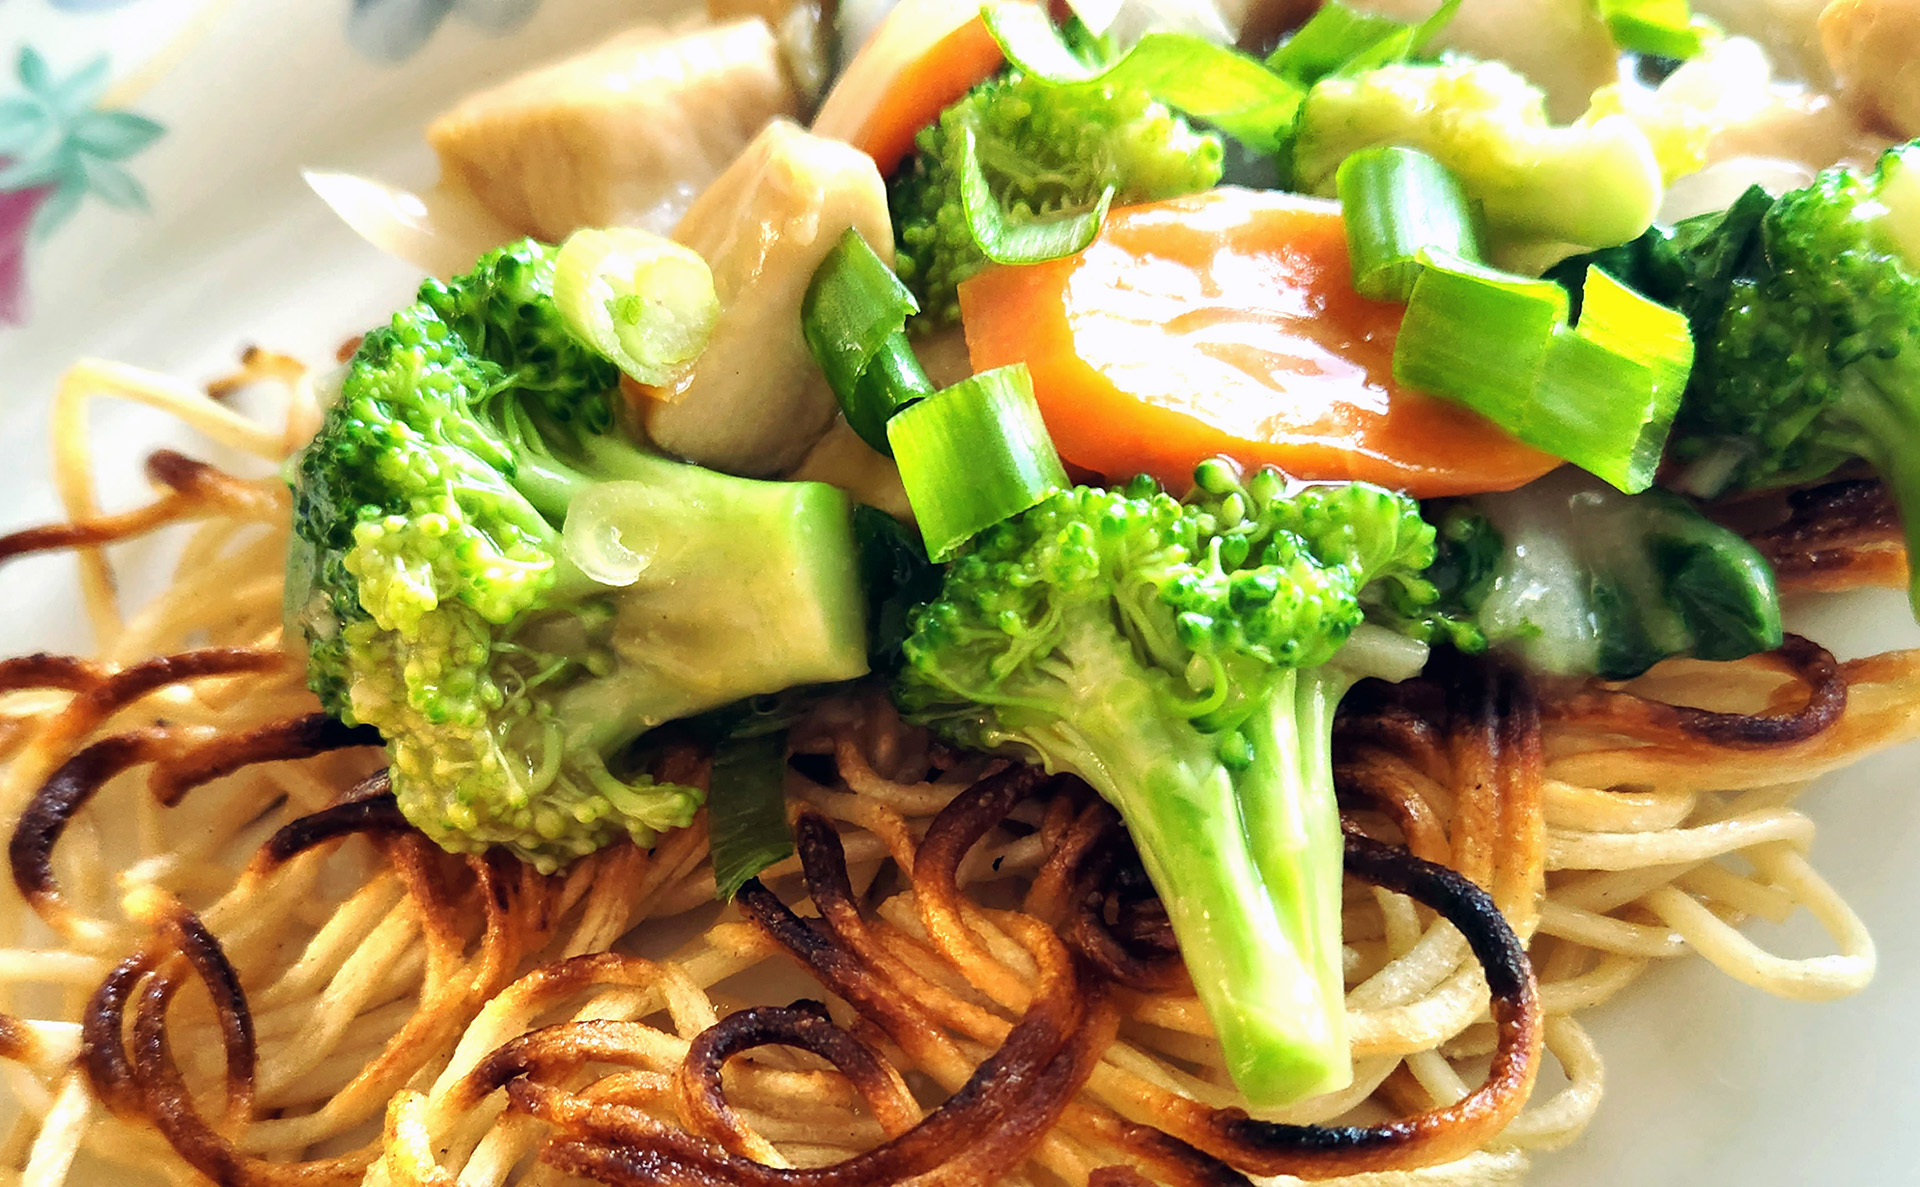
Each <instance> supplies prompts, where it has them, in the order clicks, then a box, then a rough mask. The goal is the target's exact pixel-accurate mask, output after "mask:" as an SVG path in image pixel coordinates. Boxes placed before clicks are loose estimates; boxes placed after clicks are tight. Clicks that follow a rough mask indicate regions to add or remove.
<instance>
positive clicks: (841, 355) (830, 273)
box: [800, 228, 933, 453]
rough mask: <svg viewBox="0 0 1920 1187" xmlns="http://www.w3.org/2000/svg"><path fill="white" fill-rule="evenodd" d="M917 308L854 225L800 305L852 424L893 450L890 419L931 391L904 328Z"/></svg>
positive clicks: (810, 343)
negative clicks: (890, 436) (906, 404)
mask: <svg viewBox="0 0 1920 1187" xmlns="http://www.w3.org/2000/svg"><path fill="white" fill-rule="evenodd" d="M919 310H920V306H919V305H918V304H917V303H916V302H915V301H914V299H913V294H912V293H910V292H908V291H907V287H906V286H905V285H903V284H901V283H900V278H899V277H897V276H895V275H894V274H893V269H891V268H889V267H887V265H886V264H885V263H884V262H882V260H881V259H880V257H879V256H877V255H875V254H874V251H873V248H871V247H869V246H867V241H866V240H865V239H864V238H862V237H861V235H860V232H858V231H856V230H853V229H852V228H848V230H847V232H846V234H844V235H842V236H841V237H840V242H838V243H836V244H834V246H833V250H832V251H830V252H828V253H827V257H826V259H824V260H822V261H821V263H820V267H819V268H818V269H817V270H816V271H815V272H814V274H813V280H812V282H811V283H809V284H808V285H807V292H806V296H805V297H804V298H802V300H801V303H800V329H801V333H802V335H803V336H804V337H805V338H806V340H807V347H808V348H809V349H810V350H811V351H812V352H813V357H814V359H815V360H816V361H817V362H819V364H820V369H821V370H822V371H824V372H825V373H826V376H827V384H828V386H830V387H832V388H833V394H834V396H835V397H836V398H837V399H838V400H839V401H840V409H841V411H842V412H844V413H845V414H846V417H847V424H848V425H850V426H851V427H852V428H853V431H854V432H856V433H858V434H860V439H861V440H862V441H865V442H866V443H867V444H868V445H870V446H872V447H873V448H874V449H877V450H879V451H880V452H881V453H890V452H892V447H891V446H889V445H888V443H887V421H888V419H889V418H891V417H892V416H893V414H894V413H895V412H896V411H898V410H899V408H900V406H901V404H902V403H904V402H906V401H909V400H912V399H917V398H919V397H922V396H928V395H931V394H933V384H932V383H931V382H930V381H929V380H928V379H927V376H926V372H924V371H922V370H921V369H920V362H919V360H918V359H916V358H915V357H914V354H913V348H912V347H911V346H909V345H908V343H907V340H906V336H905V334H904V333H903V332H902V331H903V330H904V329H905V327H906V324H907V319H908V318H910V317H912V316H913V315H914V314H915V313H917V312H919Z"/></svg>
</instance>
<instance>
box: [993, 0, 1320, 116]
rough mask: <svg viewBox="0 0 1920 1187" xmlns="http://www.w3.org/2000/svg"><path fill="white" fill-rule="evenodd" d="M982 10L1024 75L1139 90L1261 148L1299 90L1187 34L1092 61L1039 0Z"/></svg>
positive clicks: (1164, 36)
mask: <svg viewBox="0 0 1920 1187" xmlns="http://www.w3.org/2000/svg"><path fill="white" fill-rule="evenodd" d="M983 16H984V17H985V19H986V22H987V29H988V30H989V31H990V32H991V33H992V34H993V37H994V40H995V41H998V42H999V43H1000V49H1001V50H1002V52H1004V53H1005V54H1006V55H1007V61H1008V62H1009V63H1011V64H1012V66H1013V68H1014V69H1015V70H1017V71H1019V72H1020V73H1021V74H1023V75H1025V76H1027V77H1029V78H1033V79H1037V80H1040V81H1042V82H1044V83H1046V84H1048V85H1050V86H1051V87H1052V88H1054V89H1055V90H1058V91H1080V92H1084V93H1087V94H1094V95H1097V94H1099V93H1101V92H1102V91H1122V90H1131V91H1139V92H1142V93H1144V94H1146V95H1150V96H1152V98H1154V99H1155V100H1157V101H1158V102H1160V103H1164V104H1166V105H1167V106H1168V107H1170V108H1172V109H1173V110H1175V111H1178V112H1180V113H1181V114H1182V115H1185V116H1188V117H1189V118H1192V119H1198V120H1204V121H1206V122H1207V123H1209V124H1211V125H1213V126H1214V127H1216V128H1219V129H1220V130H1221V131H1223V132H1225V133H1227V135H1229V136H1232V137H1233V138H1234V139H1235V140H1239V141H1241V142H1242V143H1244V144H1246V145H1248V146H1249V147H1251V148H1254V149H1257V150H1260V151H1262V152H1272V151H1274V150H1275V149H1277V148H1279V147H1280V144H1281V142H1282V140H1283V139H1284V137H1285V135H1286V132H1287V130H1288V129H1289V128H1290V127H1292V125H1293V117H1294V114H1295V113H1296V112H1297V111H1298V110H1299V107H1300V100H1301V99H1302V98H1304V97H1305V92H1304V90H1303V89H1302V88H1301V87H1300V85H1299V84H1297V83H1295V82H1293V81H1291V80H1289V79H1286V78H1283V77H1281V76H1280V75H1278V74H1276V73H1274V72H1273V71H1272V70H1269V69H1268V68H1267V67H1266V66H1264V65H1262V64H1261V63H1260V61H1259V60H1258V59H1255V58H1250V57H1248V56H1247V55H1245V54H1243V53H1239V52H1238V51H1235V50H1232V49H1229V48H1227V47H1225V46H1220V45H1215V44H1214V43H1213V42H1211V41H1208V40H1207V39H1206V38H1204V37H1196V36H1194V35H1193V34H1191V33H1148V34H1147V35H1146V36H1144V37H1142V38H1141V39H1140V40H1139V41H1138V42H1136V43H1134V45H1133V47H1132V48H1131V49H1129V50H1128V51H1127V52H1126V53H1125V54H1124V55H1123V56H1122V57H1120V58H1119V59H1118V60H1115V61H1109V62H1101V63H1097V64H1096V63H1089V62H1087V61H1086V60H1085V59H1084V58H1082V57H1080V56H1079V55H1076V54H1075V53H1074V52H1073V50H1072V49H1071V48H1070V47H1068V46H1067V45H1066V44H1065V43H1064V42H1063V41H1061V39H1060V34H1059V33H1058V31H1057V30H1055V28H1054V26H1053V23H1052V22H1051V21H1050V20H1048V19H1047V15H1046V11H1045V10H1044V9H1042V8H1040V7H1038V6H1035V5H1032V4H1018V3H995V4H989V5H988V6H987V7H986V8H985V9H984V10H983Z"/></svg>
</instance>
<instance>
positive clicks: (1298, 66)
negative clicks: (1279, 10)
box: [1267, 0, 1461, 87]
mask: <svg viewBox="0 0 1920 1187" xmlns="http://www.w3.org/2000/svg"><path fill="white" fill-rule="evenodd" d="M1460 4H1461V0H1447V2H1446V3H1445V4H1442V5H1441V6H1440V8H1439V10H1438V11H1436V12H1435V13H1434V14H1433V15H1432V16H1430V17H1428V18H1427V19H1426V20H1424V21H1421V22H1420V23H1419V24H1417V25H1409V24H1407V23H1405V22H1404V21H1396V20H1394V19H1392V18H1391V17H1383V16H1377V15H1375V14H1373V13H1370V12H1359V11H1357V10H1355V9H1352V8H1349V7H1347V6H1346V5H1345V4H1342V3H1340V0H1329V2H1328V3H1326V4H1323V5H1321V6H1320V11H1319V12H1316V13H1314V14H1313V17H1312V19H1310V20H1309V21H1307V23H1306V24H1304V25H1302V26H1300V30H1299V32H1297V33H1295V34H1294V35H1293V36H1292V37H1289V38H1287V40H1286V41H1285V43H1283V44H1282V45H1281V46H1280V48H1279V49H1276V50H1274V51H1273V53H1272V54H1270V55H1268V57H1267V68H1268V69H1270V70H1272V71H1274V72H1275V73H1276V74H1280V75H1282V76H1284V77H1286V78H1289V79H1292V80H1293V81H1294V82H1296V83H1298V84H1300V85H1301V86H1303V87H1311V86H1312V85H1313V84H1314V83H1317V82H1319V81H1320V80H1321V79H1323V78H1330V77H1332V76H1334V75H1336V74H1358V73H1359V72H1361V71H1363V70H1372V69H1374V68H1375V67H1378V66H1385V65H1388V64H1389V63H1392V62H1401V61H1405V60H1406V59H1408V58H1411V57H1414V56H1415V55H1417V54H1420V53H1422V52H1424V51H1425V50H1426V48H1427V45H1428V43H1430V42H1431V41H1432V40H1433V39H1434V38H1435V37H1436V36H1438V35H1439V33H1440V31H1441V30H1442V29H1444V28H1445V27H1446V26H1447V24H1448V22H1450V21H1452V20H1453V17H1454V14H1455V13H1457V12H1459V11H1460Z"/></svg>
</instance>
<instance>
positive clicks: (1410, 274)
mask: <svg viewBox="0 0 1920 1187" xmlns="http://www.w3.org/2000/svg"><path fill="white" fill-rule="evenodd" d="M1322 11H1325V10H1324V9H1323V10H1322ZM1335 185H1336V186H1337V187H1338V190H1339V194H1340V206H1341V217H1342V219H1343V220H1344V221H1345V223H1346V228H1347V255H1348V257H1349V258H1350V259H1351V260H1352V261H1353V287H1354V290H1355V291H1356V292H1358V293H1359V294H1360V295H1361V296H1363V297H1369V298H1372V299H1373V300H1375V301H1405V300H1406V299H1407V297H1408V296H1409V295H1411V294H1412V292H1413V282H1414V281H1415V280H1416V279H1417V278H1418V277H1419V275H1420V253H1421V252H1422V251H1434V252H1441V253H1444V254H1446V255H1449V256H1454V257H1457V258H1460V259H1466V260H1474V261H1481V260H1484V259H1485V258H1486V246H1485V240H1484V237H1483V235H1482V233H1481V229H1480V219H1479V215H1478V212H1477V211H1476V210H1475V208H1474V203H1473V200H1472V199H1471V198H1469V197H1468V196H1467V190H1466V187H1465V186H1463V185H1461V184H1460V179H1459V178H1457V177H1455V176H1454V175H1453V173H1452V171H1451V170H1449V169H1448V168H1447V167H1446V166H1445V165H1442V164H1441V163H1440V162H1439V161H1436V160H1434V159H1433V158H1432V157H1430V156H1428V155H1427V154H1426V153H1423V152H1420V151H1418V150H1416V149H1411V148H1391V147H1384V148H1368V149H1362V150H1361V151H1359V152H1357V153H1354V154H1353V155H1352V156H1350V157H1348V158H1347V159H1346V160H1345V161H1342V162H1341V163H1340V171H1339V172H1338V173H1337V174H1336V175H1335Z"/></svg>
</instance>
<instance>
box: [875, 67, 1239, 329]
mask: <svg viewBox="0 0 1920 1187" xmlns="http://www.w3.org/2000/svg"><path fill="white" fill-rule="evenodd" d="M917 144H918V152H917V153H916V154H915V156H914V157H913V159H912V161H910V162H909V163H908V164H907V166H906V167H905V168H904V169H903V170H902V171H901V173H900V174H899V176H898V177H896V178H895V179H894V180H893V182H892V183H891V184H890V185H889V186H888V191H887V196H888V204H889V206H890V207H891V208H892V211H893V222H894V244H895V250H896V252H897V253H898V259H897V264H896V266H897V267H898V268H899V271H900V276H901V278H902V279H903V280H905V281H906V283H907V286H908V287H909V288H910V289H912V290H913V293H914V295H915V297H916V298H918V300H919V302H920V306H921V308H922V309H923V310H925V311H926V312H925V319H926V320H927V321H928V322H929V323H931V324H935V325H937V324H941V323H949V322H952V321H954V320H956V319H957V318H958V317H959V315H960V304H959V300H958V298H957V297H956V296H955V293H954V290H955V287H956V286H957V285H958V284H959V283H960V282H961V281H963V280H965V279H967V278H968V277H969V276H972V275H973V274H974V273H976V272H978V271H980V269H982V268H984V267H986V266H987V264H988V263H989V257H992V258H993V259H997V260H1000V261H1002V262H1013V261H1014V260H1015V258H1016V257H1023V258H1020V260H1019V262H1038V261H1040V260H1045V259H1051V258H1054V257H1056V256H1063V255H1071V254H1072V253H1073V252H1076V251H1078V250H1080V249H1081V248H1083V247H1085V246H1086V245H1087V242H1088V240H1090V239H1091V238H1092V237H1093V233H1094V232H1095V231H1096V230H1098V228H1099V225H1100V221H1099V217H1098V215H1099V214H1104V213H1105V211H1106V207H1107V205H1108V204H1109V203H1110V202H1118V203H1121V204H1127V203H1137V202H1148V201H1152V200H1154V199H1158V198H1171V197H1177V196H1179V195H1181V194H1192V193H1198V192H1199V191H1201V190H1206V189H1211V188H1212V187H1213V186H1215V185H1216V184H1218V183H1219V181H1220V162H1221V146H1220V140H1219V138H1218V137H1217V136H1213V135H1210V134H1206V133H1200V132H1196V131H1194V130H1193V129H1192V128H1191V127H1189V126H1188V124H1187V122H1186V121H1185V120H1183V119H1181V118H1180V117H1179V116H1177V115H1174V114H1173V113H1172V112H1170V111H1168V110H1167V109H1166V108H1165V107H1164V106H1162V105H1161V104H1159V103H1157V102H1155V101H1154V100H1153V99H1152V97H1150V96H1149V95H1148V94H1147V93H1146V92H1145V91H1142V90H1138V89H1131V88H1112V87H1091V88H1090V87H1076V88H1065V87H1058V86H1054V85H1052V84H1050V83H1047V82H1045V81H1043V80H1040V79H1037V78H1034V77H1032V76H1029V75H1024V74H1013V75H1010V76H1006V77H1002V78H998V79H995V80H993V81H991V82H987V83H983V84H981V85H980V86H979V87H977V88H975V89H974V90H973V91H972V92H971V93H969V94H968V95H967V97H966V98H964V99H962V100H961V101H960V102H958V103H956V104H954V105H953V106H952V107H949V108H947V110H946V111H945V112H943V113H941V115H940V119H939V121H938V122H937V123H935V124H933V125H932V126H931V127H929V128H927V129H926V130H925V131H923V132H921V133H920V136H919V139H918V141H917ZM973 174H978V175H979V177H980V179H982V180H984V182H985V186H984V189H985V190H986V194H985V195H984V197H985V198H986V199H987V200H986V201H985V202H982V201H980V200H978V199H977V198H976V200H975V201H974V202H972V203H971V204H969V202H968V196H969V195H968V194H967V192H966V191H967V184H968V179H969V177H970V175H973ZM976 188H979V187H977V186H976ZM983 208H984V213H983ZM1096 211H1097V212H1098V213H1096ZM997 215H1001V216H1003V217H1000V218H996V217H994V216H997ZM1075 215H1080V216H1082V217H1081V218H1079V219H1077V220H1076V219H1074V217H1073V216H1075ZM1003 225H1004V229H1002V228H1003ZM1061 227H1066V228H1068V230H1067V234H1066V235H1065V237H1063V238H1056V237H1052V236H1048V237H1046V238H1044V239H1043V240H1042V241H1041V242H1040V243H1039V244H1038V245H1033V244H1027V243H1021V242H1020V241H1019V240H1018V238H1017V236H1018V235H1019V234H1020V232H1022V231H1025V232H1027V233H1028V234H1029V235H1031V234H1032V233H1033V232H1035V231H1038V232H1040V233H1041V234H1042V235H1045V233H1046V232H1047V231H1048V230H1049V229H1053V228H1061Z"/></svg>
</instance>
